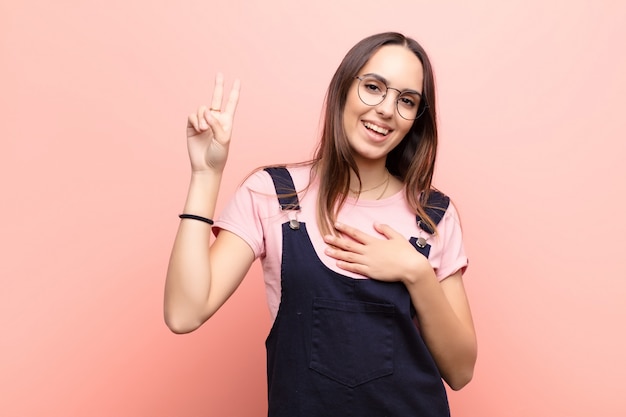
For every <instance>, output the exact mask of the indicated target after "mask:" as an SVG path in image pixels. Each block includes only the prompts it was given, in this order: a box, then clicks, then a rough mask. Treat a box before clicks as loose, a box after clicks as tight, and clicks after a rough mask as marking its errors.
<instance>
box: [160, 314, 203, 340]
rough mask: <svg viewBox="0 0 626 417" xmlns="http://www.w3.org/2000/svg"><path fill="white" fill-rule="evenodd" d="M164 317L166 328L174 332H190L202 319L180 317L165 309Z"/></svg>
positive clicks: (198, 325)
mask: <svg viewBox="0 0 626 417" xmlns="http://www.w3.org/2000/svg"><path fill="white" fill-rule="evenodd" d="M164 319H165V325H166V326H167V328H168V329H170V331H171V332H172V333H175V334H186V333H191V332H193V331H194V330H196V329H197V328H198V327H200V326H201V325H202V323H203V321H200V320H194V319H190V318H186V317H181V316H180V315H177V314H173V313H171V312H168V311H165V314H164Z"/></svg>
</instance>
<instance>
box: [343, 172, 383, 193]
mask: <svg viewBox="0 0 626 417" xmlns="http://www.w3.org/2000/svg"><path fill="white" fill-rule="evenodd" d="M359 176H360V178H361V180H360V181H359V178H358V177H357V175H356V173H354V172H351V173H350V192H351V193H352V194H355V195H360V194H362V193H367V192H370V191H371V192H372V193H374V192H376V191H380V190H381V189H383V187H385V189H386V188H387V187H386V186H388V185H389V181H390V179H391V174H389V171H387V168H385V167H384V166H383V167H382V168H378V169H370V170H367V169H366V170H359Z"/></svg>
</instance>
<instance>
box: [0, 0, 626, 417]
mask: <svg viewBox="0 0 626 417" xmlns="http://www.w3.org/2000/svg"><path fill="white" fill-rule="evenodd" d="M301 3H302V4H301ZM383 4H384V5H383ZM625 21H626V4H624V3H622V2H618V1H610V0H605V1H598V2H591V1H582V0H573V1H550V2H544V1H539V0H531V1H507V2H501V1H495V0H491V1H487V0H479V1H472V2H463V3H462V2H451V1H438V2H432V1H388V2H384V3H381V2H379V1H372V0H362V1H358V2H356V1H355V2H352V1H345V2H337V1H333V0H319V1H316V2H306V3H305V2H289V1H265V2H248V1H245V2H244V1H240V2H236V1H232V2H226V1H224V2H215V1H211V2H210V1H204V2H201V1H182V2H170V3H168V4H165V3H163V2H148V1H139V0H138V1H134V2H128V1H121V0H114V1H108V2H85V1H57V2H48V1H3V2H2V3H1V4H0V111H1V112H0V138H1V144H2V145H1V146H2V148H1V149H2V152H1V153H0V155H1V156H0V157H1V158H2V160H1V161H0V182H1V186H2V187H1V190H2V195H3V197H2V204H1V205H0V210H1V216H0V222H1V226H0V227H1V232H2V233H1V236H2V240H1V243H0V249H1V253H2V262H0V277H1V279H2V289H1V290H0V317H1V319H0V320H2V322H1V329H2V333H1V336H0V337H1V340H0V349H1V351H0V353H1V355H0V415H1V416H3V417H18V416H20V417H22V416H91V417H98V416H107V417H108V416H201V415H202V416H206V415H211V416H263V415H265V376H264V372H265V362H264V354H265V353H264V346H263V341H264V337H265V334H266V333H267V331H268V326H269V314H268V312H267V308H266V306H265V304H264V303H265V301H264V298H263V287H262V280H261V277H260V275H259V268H258V266H255V268H254V270H253V271H252V272H251V273H250V275H249V277H248V278H247V279H246V280H245V282H244V284H243V286H242V287H241V288H240V290H239V291H238V293H236V295H235V296H234V297H233V299H232V300H230V301H229V303H227V305H226V306H225V307H224V309H223V310H222V311H221V312H220V313H218V314H217V316H216V317H214V318H213V319H212V321H211V322H209V323H207V324H206V325H205V326H204V327H203V328H202V329H200V330H199V331H197V332H196V333H194V334H191V335H186V336H175V335H173V334H171V333H169V331H168V330H167V329H166V327H165V325H164V324H163V320H162V312H161V299H162V291H163V281H164V275H165V270H166V266H167V260H168V256H169V250H170V245H171V243H172V240H173V237H174V233H175V230H176V226H177V223H178V219H177V217H176V215H177V214H178V213H179V211H180V209H181V207H182V204H183V200H184V196H185V192H186V186H187V180H188V174H189V167H188V162H187V156H186V149H185V140H184V125H185V120H186V115H187V113H189V112H191V111H192V110H193V109H194V108H195V107H196V106H197V105H198V104H200V103H203V102H208V101H209V99H210V93H211V86H212V81H213V77H214V75H215V73H216V72H217V71H223V72H224V73H225V74H226V77H227V79H228V80H229V81H230V82H232V79H233V78H234V77H240V78H241V79H242V84H243V90H242V97H241V102H240V106H239V111H238V115H237V121H236V123H237V125H236V128H235V137H234V143H233V146H232V148H231V149H232V153H231V155H232V156H231V159H230V161H229V165H228V168H227V173H226V179H225V182H224V185H223V193H222V198H221V201H220V205H223V203H224V201H225V200H226V198H227V197H228V196H229V195H230V193H231V192H232V190H233V189H234V187H235V186H236V185H237V184H238V183H239V182H240V180H241V179H242V178H243V176H244V175H245V174H247V173H248V172H249V171H250V170H251V169H252V168H254V167H256V166H259V165H262V164H266V163H274V162H290V161H297V160H301V159H305V158H307V157H309V156H310V155H311V151H312V149H313V147H314V144H315V139H316V135H317V129H318V122H319V115H320V107H321V104H322V100H323V96H324V92H325V88H326V86H327V84H328V82H329V80H330V78H331V76H332V73H333V71H334V69H335V68H336V66H337V65H338V63H339V60H340V59H341V58H342V57H343V55H344V54H345V52H346V51H347V49H348V48H349V47H350V46H352V45H353V44H354V43H355V42H357V41H358V40H360V39H361V38H362V37H364V36H366V35H369V34H371V33H374V32H379V31H383V30H398V31H401V32H404V33H406V34H408V35H411V36H413V37H415V38H417V39H418V40H420V41H421V42H422V43H423V44H424V46H425V47H426V49H427V50H428V51H429V52H430V55H431V57H432V60H433V61H434V65H435V70H436V74H437V81H438V91H439V103H438V110H439V114H440V121H441V125H440V126H441V148H440V154H439V165H438V172H437V177H436V184H437V186H438V187H440V188H441V189H443V190H444V191H445V192H447V193H449V194H451V195H452V196H453V198H454V200H455V202H456V204H457V206H458V208H459V210H460V212H461V216H462V219H463V222H464V228H465V234H466V245H467V250H468V253H469V256H470V267H469V269H468V272H467V274H466V285H467V289H468V293H469V296H470V298H471V303H472V306H473V311H474V315H475V321H476V326H477V330H478V336H479V360H478V364H477V367H476V374H475V378H474V381H473V382H472V383H471V384H470V385H469V386H467V387H466V388H465V389H463V390H462V391H460V392H452V393H451V395H450V401H451V405H452V411H453V415H454V416H456V417H464V416H467V417H469V416H472V417H473V416H498V417H499V416H507V417H528V416H533V417H538V416H568V417H587V416H622V415H624V414H626V400H624V396H623V387H622V382H623V378H624V374H625V373H626V361H624V354H623V352H624V351H626V338H625V337H624V336H623V327H624V324H623V322H624V318H625V317H626V307H624V301H623V300H624V296H625V295H626V277H625V273H624V270H625V266H626V263H625V260H624V259H625V257H624V249H626V245H625V244H624V236H625V235H626V221H625V220H624V215H623V213H624V212H626V207H625V206H626V197H625V191H626V168H625V164H624V162H623V161H624V157H625V156H626V145H625V143H626V140H625V138H626V121H625V120H626V118H624V116H623V112H624V109H626V77H625V76H624V74H626V55H625V54H624V39H626V25H624V22H625Z"/></svg>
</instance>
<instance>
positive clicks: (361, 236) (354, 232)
mask: <svg viewBox="0 0 626 417" xmlns="http://www.w3.org/2000/svg"><path fill="white" fill-rule="evenodd" d="M335 229H337V230H338V231H339V232H341V233H343V234H344V235H346V236H349V237H351V238H352V239H353V240H355V241H357V242H360V243H367V242H368V240H369V239H373V236H370V235H368V234H367V233H365V232H362V231H361V230H359V229H357V228H356V227H352V226H348V225H347V224H344V223H339V222H337V223H335Z"/></svg>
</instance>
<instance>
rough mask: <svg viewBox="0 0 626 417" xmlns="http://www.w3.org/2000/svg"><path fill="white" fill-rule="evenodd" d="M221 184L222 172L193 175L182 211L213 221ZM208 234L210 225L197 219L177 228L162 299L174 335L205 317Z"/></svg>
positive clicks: (209, 272) (166, 317)
mask: <svg viewBox="0 0 626 417" xmlns="http://www.w3.org/2000/svg"><path fill="white" fill-rule="evenodd" d="M220 182H221V173H215V172H212V171H207V172H203V173H194V174H192V176H191V180H190V184H189V191H188V194H187V200H186V203H185V207H184V209H183V212H184V213H187V214H195V215H198V216H203V217H207V218H213V216H214V214H215V205H216V201H217V196H218V192H219V186H220ZM211 234H212V232H211V226H210V225H209V224H207V223H204V222H201V221H198V220H193V219H181V221H180V224H179V226H178V232H177V234H176V238H175V240H174V245H173V248H172V252H171V256H170V261H169V266H168V270H167V277H166V283H165V299H164V314H165V321H166V323H167V325H168V327H170V329H172V331H174V332H177V333H185V332H188V331H191V330H194V329H195V328H197V327H198V326H200V325H201V324H202V323H203V322H204V321H205V320H206V319H207V318H208V314H209V312H208V311H207V308H208V298H209V292H210V289H211V265H210V260H209V246H210V241H211Z"/></svg>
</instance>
